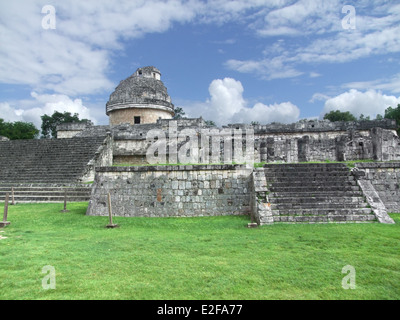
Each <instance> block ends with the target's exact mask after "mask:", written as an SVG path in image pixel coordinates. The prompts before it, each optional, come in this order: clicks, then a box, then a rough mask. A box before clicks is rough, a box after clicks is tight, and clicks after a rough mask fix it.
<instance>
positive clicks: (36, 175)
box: [0, 136, 105, 183]
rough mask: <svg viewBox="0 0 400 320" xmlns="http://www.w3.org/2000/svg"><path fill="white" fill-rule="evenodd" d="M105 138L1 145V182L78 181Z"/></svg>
mask: <svg viewBox="0 0 400 320" xmlns="http://www.w3.org/2000/svg"><path fill="white" fill-rule="evenodd" d="M104 139H105V137H104V136H103V137H89V138H71V139H41V140H14V141H1V142H0V181H1V182H13V183H18V182H27V183H65V182H67V183H68V182H75V181H78V180H79V178H80V177H82V175H83V174H84V171H85V168H86V166H87V164H88V162H89V161H90V160H91V159H93V158H94V157H95V153H96V151H97V150H98V148H99V147H100V146H101V145H102V143H103V142H104Z"/></svg>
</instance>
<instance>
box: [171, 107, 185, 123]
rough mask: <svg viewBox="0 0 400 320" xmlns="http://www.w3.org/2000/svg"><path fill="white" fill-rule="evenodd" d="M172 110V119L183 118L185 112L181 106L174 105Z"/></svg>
mask: <svg viewBox="0 0 400 320" xmlns="http://www.w3.org/2000/svg"><path fill="white" fill-rule="evenodd" d="M174 111H175V115H174V118H173V119H175V120H178V119H184V118H185V114H186V113H185V111H183V109H182V108H181V107H176V108H175V110H174Z"/></svg>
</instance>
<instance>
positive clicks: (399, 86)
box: [343, 73, 400, 93]
mask: <svg viewBox="0 0 400 320" xmlns="http://www.w3.org/2000/svg"><path fill="white" fill-rule="evenodd" d="M343 87H344V88H352V89H358V90H366V89H375V90H385V91H389V92H392V93H400V73H399V74H396V75H394V76H393V77H391V78H389V79H378V80H372V81H358V82H350V83H346V84H344V85H343Z"/></svg>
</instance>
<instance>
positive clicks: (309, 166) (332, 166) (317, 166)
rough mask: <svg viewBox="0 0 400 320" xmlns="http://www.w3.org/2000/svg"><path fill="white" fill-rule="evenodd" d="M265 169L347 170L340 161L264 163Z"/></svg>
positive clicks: (285, 170) (273, 170) (280, 170)
mask: <svg viewBox="0 0 400 320" xmlns="http://www.w3.org/2000/svg"><path fill="white" fill-rule="evenodd" d="M263 168H264V169H265V170H269V171H272V172H282V171H284V172H287V171H290V170H293V171H298V172H299V171H312V172H317V171H349V168H348V167H347V165H346V164H342V163H292V164H265V165H264V166H263Z"/></svg>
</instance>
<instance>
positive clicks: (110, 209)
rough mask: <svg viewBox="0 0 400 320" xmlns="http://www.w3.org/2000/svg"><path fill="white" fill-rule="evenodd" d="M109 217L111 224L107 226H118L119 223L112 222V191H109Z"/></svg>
mask: <svg viewBox="0 0 400 320" xmlns="http://www.w3.org/2000/svg"><path fill="white" fill-rule="evenodd" d="M107 202H108V218H109V220H110V221H109V222H110V223H109V224H108V225H107V226H106V227H107V228H116V227H118V225H117V224H114V223H113V222H112V206H111V194H110V193H108V201H107Z"/></svg>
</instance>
